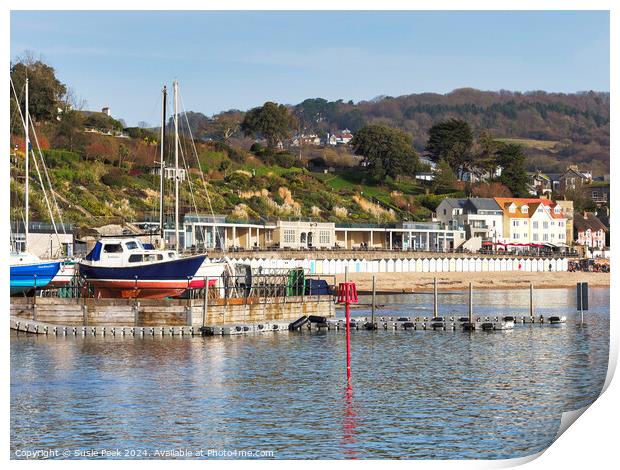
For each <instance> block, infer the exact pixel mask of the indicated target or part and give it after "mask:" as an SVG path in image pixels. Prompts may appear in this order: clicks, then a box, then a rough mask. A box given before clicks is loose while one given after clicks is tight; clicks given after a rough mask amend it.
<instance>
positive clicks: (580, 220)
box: [573, 212, 607, 232]
mask: <svg viewBox="0 0 620 470" xmlns="http://www.w3.org/2000/svg"><path fill="white" fill-rule="evenodd" d="M573 226H574V227H575V228H576V229H577V231H585V230H588V229H590V230H591V231H593V232H597V231H599V230H603V231H605V232H606V231H607V227H606V226H605V224H604V223H603V222H601V221H600V219H599V218H598V217H597V216H596V215H595V214H594V212H586V217H584V215H583V214H582V213H575V218H574V220H573Z"/></svg>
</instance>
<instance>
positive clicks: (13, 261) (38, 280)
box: [10, 78, 62, 295]
mask: <svg viewBox="0 0 620 470" xmlns="http://www.w3.org/2000/svg"><path fill="white" fill-rule="evenodd" d="M25 101H26V112H25V117H24V122H25V123H24V130H25V133H26V142H25V143H26V146H25V156H26V162H25V169H26V178H25V186H26V187H25V192H26V198H25V223H24V235H25V238H24V240H25V241H24V251H23V252H11V257H10V267H11V275H10V281H11V295H17V294H26V293H29V292H32V291H35V292H36V291H37V290H39V289H43V288H44V287H46V286H47V285H48V284H49V283H50V282H51V281H52V279H53V278H54V276H56V274H57V273H58V272H59V270H60V268H61V264H62V263H61V262H60V261H41V259H39V257H38V256H36V255H34V254H32V253H29V252H28V233H29V210H30V208H29V194H28V192H29V177H30V175H29V161H30V133H29V129H28V126H29V120H30V112H29V110H28V78H26V100H25Z"/></svg>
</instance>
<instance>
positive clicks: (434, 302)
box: [433, 277, 439, 318]
mask: <svg viewBox="0 0 620 470" xmlns="http://www.w3.org/2000/svg"><path fill="white" fill-rule="evenodd" d="M437 303H438V302H437V278H436V277H434V278H433V318H434V317H437V316H438V315H437V313H438V311H439V308H438V305H437Z"/></svg>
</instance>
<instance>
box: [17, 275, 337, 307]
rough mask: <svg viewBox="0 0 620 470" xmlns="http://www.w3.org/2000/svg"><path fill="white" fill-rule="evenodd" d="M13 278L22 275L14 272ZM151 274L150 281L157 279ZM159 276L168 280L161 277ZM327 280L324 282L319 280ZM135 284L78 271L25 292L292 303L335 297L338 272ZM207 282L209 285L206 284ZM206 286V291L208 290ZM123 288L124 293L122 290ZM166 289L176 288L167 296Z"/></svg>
mask: <svg viewBox="0 0 620 470" xmlns="http://www.w3.org/2000/svg"><path fill="white" fill-rule="evenodd" d="M11 277H12V279H16V278H19V276H16V275H12V276H11ZM23 279H25V280H26V279H32V276H23ZM157 280H158V279H154V278H153V277H152V276H151V277H149V279H148V281H157ZM159 280H168V279H167V278H163V277H162V278H161V279H159ZM318 281H324V282H318ZM133 282H134V285H133V287H132V286H129V285H127V286H125V287H123V288H122V289H121V288H117V287H106V286H105V285H103V284H101V283H99V282H97V281H96V280H88V279H86V278H84V277H83V276H81V275H79V274H74V275H62V274H59V275H57V276H55V277H54V283H47V284H46V285H39V286H37V279H36V276H35V277H34V285H33V287H31V288H29V289H27V292H26V293H25V294H24V296H32V295H33V293H36V294H37V295H39V296H41V297H53V298H66V299H77V300H78V301H79V299H88V298H118V297H121V298H127V299H133V298H158V297H159V294H160V293H164V295H162V296H161V297H159V298H168V299H177V300H179V299H181V300H182V299H186V300H187V299H204V298H205V294H207V295H208V298H209V299H211V300H214V301H218V303H224V304H227V303H229V302H232V303H273V302H274V301H276V300H279V301H282V302H287V303H292V302H305V301H308V300H309V299H311V300H313V301H321V302H326V301H330V302H331V301H332V300H333V296H334V295H335V288H336V277H335V275H318V274H308V273H307V272H304V271H303V269H302V268H290V269H274V268H258V269H256V270H254V271H253V272H252V274H251V275H249V274H236V275H229V274H226V273H225V274H224V275H222V276H217V277H215V276H213V277H210V276H206V277H195V276H191V277H188V278H187V281H186V285H185V286H183V285H179V284H177V285H176V286H175V287H163V288H162V287H145V286H144V284H141V283H140V278H139V277H137V276H136V277H135V278H134V280H133ZM205 286H206V287H205ZM205 290H206V291H205ZM120 291H123V294H122V295H121V294H120ZM165 292H174V294H171V295H170V296H165Z"/></svg>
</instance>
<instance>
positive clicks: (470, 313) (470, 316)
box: [467, 282, 474, 324]
mask: <svg viewBox="0 0 620 470" xmlns="http://www.w3.org/2000/svg"><path fill="white" fill-rule="evenodd" d="M473 294H474V287H473V283H472V282H470V283H469V309H468V312H467V314H468V315H467V317H468V319H469V323H470V324H471V323H472V320H473V316H474V295H473Z"/></svg>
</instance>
